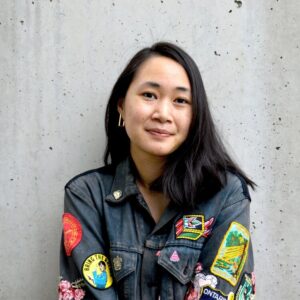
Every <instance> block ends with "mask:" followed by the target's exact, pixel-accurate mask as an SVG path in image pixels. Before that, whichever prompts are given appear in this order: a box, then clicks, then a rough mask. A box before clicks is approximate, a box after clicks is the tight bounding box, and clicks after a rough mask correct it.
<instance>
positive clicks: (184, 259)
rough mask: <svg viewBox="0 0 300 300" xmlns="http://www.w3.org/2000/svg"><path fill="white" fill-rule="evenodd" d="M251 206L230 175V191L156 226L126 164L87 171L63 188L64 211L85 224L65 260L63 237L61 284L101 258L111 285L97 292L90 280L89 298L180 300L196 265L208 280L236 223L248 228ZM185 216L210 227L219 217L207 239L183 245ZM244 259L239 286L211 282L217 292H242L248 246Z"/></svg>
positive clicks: (171, 211)
mask: <svg viewBox="0 0 300 300" xmlns="http://www.w3.org/2000/svg"><path fill="white" fill-rule="evenodd" d="M249 205H250V196H249V193H248V189H247V187H246V185H245V183H244V181H243V179H242V178H239V177H237V176H236V175H233V174H231V173H228V174H227V184H226V186H225V187H224V188H223V189H222V190H221V191H219V192H218V193H217V194H216V195H215V196H214V197H212V198H211V199H209V200H208V201H205V202H204V203H199V204H198V205H197V207H196V208H195V209H193V210H192V211H188V210H186V211H179V210H178V209H175V208H174V207H173V206H172V205H171V204H170V205H169V206H168V207H167V209H166V210H165V212H164V213H163V215H162V217H161V219H160V220H159V222H158V223H155V222H154V220H153V218H152V217H151V214H150V211H149V208H148V206H147V204H146V202H145V200H144V199H143V197H142V195H141V193H140V192H139V190H138V188H137V185H136V183H135V178H134V175H133V173H132V169H131V163H130V160H129V159H127V160H125V161H123V162H122V163H120V164H119V165H118V166H117V167H116V168H112V167H111V166H107V167H103V168H100V169H97V170H92V171H88V172H85V173H83V174H81V175H78V176H76V177H75V178H73V179H72V180H71V181H69V182H68V184H67V185H66V187H65V204H64V212H65V213H68V214H71V215H72V216H74V217H75V218H76V219H77V220H78V221H79V222H80V224H81V227H82V237H81V239H80V242H79V243H78V245H76V247H74V249H72V251H71V255H69V256H67V255H66V251H65V247H64V235H63V236H62V244H61V252H60V275H61V278H62V279H63V280H67V281H69V282H74V281H76V280H78V279H80V278H84V276H83V264H84V262H85V260H86V259H87V258H88V257H89V256H91V255H93V254H95V253H100V254H103V255H105V256H106V257H107V258H108V260H109V261H110V265H111V273H112V278H113V283H112V285H111V286H110V287H108V288H105V289H99V288H95V287H93V286H92V285H91V284H90V283H88V282H87V281H86V280H85V286H84V290H85V292H86V295H85V298H84V299H97V300H98V299H105V300H110V299H111V300H113V299H131V300H135V299H136V300H154V299H161V300H169V299H170V300H183V299H185V296H186V293H187V290H188V288H189V287H190V285H191V280H193V277H194V275H195V273H194V269H195V266H196V264H197V263H198V262H201V265H202V267H203V271H202V272H203V273H204V274H211V266H212V264H213V262H214V260H215V258H216V256H217V254H218V250H219V247H220V246H221V243H222V241H223V238H224V236H225V234H226V232H227V231H228V229H229V227H230V225H231V224H232V222H237V223H239V224H241V225H243V227H245V228H247V229H249ZM184 215H195V216H203V218H204V221H205V222H206V221H208V220H212V219H211V218H214V219H213V223H212V228H211V232H210V234H209V235H208V236H207V237H205V236H203V235H201V236H200V237H199V238H197V239H195V240H192V239H188V238H178V234H177V235H176V223H177V222H178V221H179V220H180V219H182V218H183V216H184ZM247 252H248V253H245V254H247V256H246V258H245V263H244V264H243V265H242V269H241V270H239V272H240V276H238V278H236V280H237V282H236V284H235V285H233V284H231V283H230V282H228V280H226V279H224V278H221V277H219V276H217V275H214V276H215V277H216V278H217V281H218V283H217V286H216V287H215V289H217V290H220V291H222V292H223V293H224V294H228V293H230V292H233V293H236V292H237V290H238V288H239V285H240V282H241V280H242V276H243V274H245V273H248V274H251V272H253V267H254V261H253V252H252V245H251V240H250V242H249V248H248V251H247ZM159 297H160V298H159ZM205 299H206V298H205ZM207 299H208V298H207ZM212 299H213V298H212ZM216 299H217V298H216ZM218 299H219V298H218Z"/></svg>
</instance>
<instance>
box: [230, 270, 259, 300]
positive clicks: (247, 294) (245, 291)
mask: <svg viewBox="0 0 300 300" xmlns="http://www.w3.org/2000/svg"><path fill="white" fill-rule="evenodd" d="M254 287H255V281H254V280H253V278H252V276H251V274H247V273H245V274H244V276H243V279H242V281H241V283H240V286H239V288H238V290H237V293H236V296H235V299H236V300H252V299H254V297H255V290H254V289H255V288H254Z"/></svg>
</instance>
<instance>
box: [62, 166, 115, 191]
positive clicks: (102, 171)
mask: <svg viewBox="0 0 300 300" xmlns="http://www.w3.org/2000/svg"><path fill="white" fill-rule="evenodd" d="M114 175H115V168H113V167H112V166H111V165H108V166H104V167H100V168H98V169H93V170H88V171H86V172H83V173H80V174H78V175H76V176H74V177H73V178H72V179H70V180H69V181H68V182H67V184H66V185H65V189H66V190H71V191H73V192H75V193H84V194H86V193H91V192H95V191H98V190H99V191H100V190H103V191H104V190H106V189H107V188H108V187H110V186H111V184H112V181H113V179H114Z"/></svg>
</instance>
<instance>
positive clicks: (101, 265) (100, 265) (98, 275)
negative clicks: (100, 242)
mask: <svg viewBox="0 0 300 300" xmlns="http://www.w3.org/2000/svg"><path fill="white" fill-rule="evenodd" d="M82 274H83V277H84V279H85V280H86V281H87V282H88V283H89V284H90V285H91V286H92V287H94V288H96V289H101V290H102V289H107V288H109V287H110V286H111V285H112V283H113V279H112V276H111V267H110V263H109V260H108V258H107V257H106V256H105V255H103V254H101V253H95V254H92V255H90V256H88V257H87V258H86V259H85V261H84V262H83V265H82Z"/></svg>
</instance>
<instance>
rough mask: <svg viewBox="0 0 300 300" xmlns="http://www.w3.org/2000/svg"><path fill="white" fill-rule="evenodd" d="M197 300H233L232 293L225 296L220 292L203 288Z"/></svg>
mask: <svg viewBox="0 0 300 300" xmlns="http://www.w3.org/2000/svg"><path fill="white" fill-rule="evenodd" d="M199 300H234V293H233V292H230V293H229V294H228V295H226V294H224V293H223V292H222V291H220V290H217V289H214V288H210V287H205V288H203V290H202V292H201V295H200V298H199Z"/></svg>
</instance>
